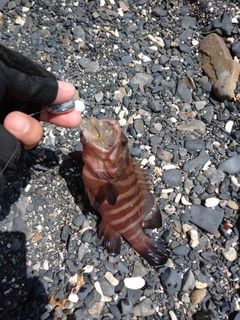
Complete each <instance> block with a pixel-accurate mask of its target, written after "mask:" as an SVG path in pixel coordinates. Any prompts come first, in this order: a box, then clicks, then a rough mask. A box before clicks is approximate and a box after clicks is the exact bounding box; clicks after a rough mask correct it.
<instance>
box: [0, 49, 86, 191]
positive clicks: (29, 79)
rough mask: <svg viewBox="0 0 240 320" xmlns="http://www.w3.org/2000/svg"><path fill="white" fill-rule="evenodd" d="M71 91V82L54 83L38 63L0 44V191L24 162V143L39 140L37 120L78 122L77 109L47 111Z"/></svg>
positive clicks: (68, 97)
mask: <svg viewBox="0 0 240 320" xmlns="http://www.w3.org/2000/svg"><path fill="white" fill-rule="evenodd" d="M74 94H75V88H74V86H73V85H72V84H70V83H66V82H61V81H59V82H57V80H56V78H55V76H54V75H53V74H51V73H50V72H48V71H46V70H45V69H43V68H42V67H41V66H40V65H38V64H36V63H34V62H32V61H31V60H29V59H28V58H26V57H24V56H22V55H21V54H19V53H18V52H16V51H13V50H11V49H8V48H6V47H5V46H3V45H1V44H0V192H1V191H2V189H3V187H4V185H5V180H6V177H11V176H13V175H15V174H16V172H17V171H18V170H19V169H20V168H21V166H22V164H23V145H24V147H25V149H31V148H32V147H34V146H35V145H36V144H37V143H38V142H39V140H40V139H41V137H42V126H41V124H40V123H39V122H38V120H42V121H48V122H51V123H53V124H56V125H59V126H64V127H75V126H77V125H79V124H80V122H81V115H80V113H79V112H78V111H77V110H72V111H71V112H69V113H65V114H58V115H56V114H55V115H53V114H50V113H48V112H46V106H50V105H52V104H61V103H64V102H66V101H68V100H71V99H72V98H73V96H74ZM20 110H21V111H20ZM41 110H42V112H41ZM31 114H33V117H31V116H29V115H31ZM36 119H38V120H36ZM2 124H3V125H4V126H2ZM20 141H21V142H22V143H21V142H20Z"/></svg>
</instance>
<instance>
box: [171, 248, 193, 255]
mask: <svg viewBox="0 0 240 320" xmlns="http://www.w3.org/2000/svg"><path fill="white" fill-rule="evenodd" d="M189 251H190V248H189V247H187V246H178V247H175V248H174V249H172V254H174V255H175V256H186V255H187V254H188V253H189Z"/></svg>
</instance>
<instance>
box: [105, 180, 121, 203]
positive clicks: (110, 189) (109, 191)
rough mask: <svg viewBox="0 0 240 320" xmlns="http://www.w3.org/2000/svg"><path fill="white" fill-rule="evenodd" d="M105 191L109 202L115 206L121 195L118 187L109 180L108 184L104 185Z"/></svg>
mask: <svg viewBox="0 0 240 320" xmlns="http://www.w3.org/2000/svg"><path fill="white" fill-rule="evenodd" d="M103 192H104V195H105V198H106V200H107V202H108V203H109V204H110V205H111V206H114V205H115V204H116V201H117V197H118V196H119V191H118V188H117V187H116V186H115V185H114V184H112V183H111V182H108V183H107V184H106V186H103Z"/></svg>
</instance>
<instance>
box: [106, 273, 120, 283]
mask: <svg viewBox="0 0 240 320" xmlns="http://www.w3.org/2000/svg"><path fill="white" fill-rule="evenodd" d="M104 276H105V278H106V279H107V281H108V282H109V283H110V284H111V285H113V286H114V287H115V286H117V285H118V284H119V281H118V280H117V279H116V278H115V277H114V276H113V275H112V274H111V272H110V271H107V272H106V273H105V275H104Z"/></svg>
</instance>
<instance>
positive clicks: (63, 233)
mask: <svg viewBox="0 0 240 320" xmlns="http://www.w3.org/2000/svg"><path fill="white" fill-rule="evenodd" d="M68 237H69V225H68V224H65V226H64V227H63V228H62V231H61V239H62V241H64V242H67V241H68Z"/></svg>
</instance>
